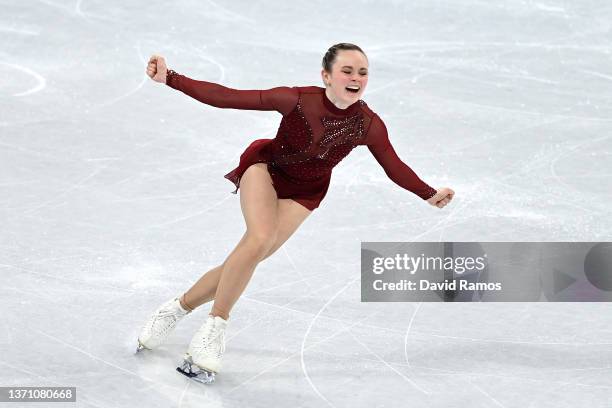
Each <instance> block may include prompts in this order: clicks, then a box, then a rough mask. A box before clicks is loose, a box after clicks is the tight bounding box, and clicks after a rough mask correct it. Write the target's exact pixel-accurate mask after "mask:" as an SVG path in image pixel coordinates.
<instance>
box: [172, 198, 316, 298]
mask: <svg viewBox="0 0 612 408" xmlns="http://www.w3.org/2000/svg"><path fill="white" fill-rule="evenodd" d="M311 213H312V211H310V210H308V209H307V208H305V207H304V206H302V205H301V204H299V203H297V202H296V201H293V200H291V199H280V200H278V207H277V217H278V231H277V234H276V241H275V242H274V245H272V248H270V250H269V251H268V252H267V253H266V255H265V256H264V258H263V259H266V258H268V257H269V256H270V255H272V254H273V253H275V252H276V251H277V250H278V249H279V248H280V247H281V246H282V245H283V244H284V243H285V242H287V240H288V239H289V238H290V237H291V236H292V235H293V233H294V232H295V231H296V230H297V229H298V227H299V226H300V225H301V224H302V222H304V220H305V219H306V218H307V217H308V216H309V215H310V214H311ZM246 236H247V233H245V234H244V235H243V236H242V239H241V240H240V242H239V243H238V245H236V248H238V246H239V245H241V244H242V243H243V242H244V240H245V239H246ZM236 248H234V250H233V251H232V253H233V252H234V251H236ZM230 255H231V254H230ZM228 258H229V256H228ZM226 261H227V258H226ZM224 265H225V262H223V264H221V265H219V266H216V267H214V268H213V269H211V270H210V271H208V272H206V273H205V274H204V275H203V276H202V277H201V278H200V279H199V280H198V281H197V282H196V283H195V284H194V285H193V286H192V287H191V288H190V289H189V290H188V291H187V292H185V294H184V295H183V297H182V298H181V305H182V306H183V307H184V308H185V309H189V310H193V309H195V308H197V307H199V306H201V305H203V304H204V303H207V302H210V301H211V300H214V299H215V293H216V291H217V286H218V284H219V279H220V278H221V272H222V271H223V266H224Z"/></svg>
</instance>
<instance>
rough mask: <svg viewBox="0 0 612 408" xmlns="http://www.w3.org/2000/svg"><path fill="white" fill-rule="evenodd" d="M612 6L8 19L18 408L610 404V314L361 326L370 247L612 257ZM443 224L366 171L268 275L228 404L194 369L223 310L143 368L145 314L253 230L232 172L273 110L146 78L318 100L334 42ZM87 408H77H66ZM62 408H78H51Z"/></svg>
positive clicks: (556, 310)
mask: <svg viewBox="0 0 612 408" xmlns="http://www.w3.org/2000/svg"><path fill="white" fill-rule="evenodd" d="M611 21H612V5H611V4H610V3H609V2H607V1H603V0H601V1H571V2H570V1H560V0H546V1H518V0H516V1H509V0H508V1H478V0H463V1H460V0H459V1H452V2H451V1H448V2H445V1H430V0H418V1H412V2H405V1H386V2H384V1H361V2H350V3H346V2H327V1H326V2H321V1H314V2H301V3H299V4H298V2H281V1H269V2H248V1H234V2H223V3H222V2H214V1H212V0H209V1H201V2H200V1H193V0H187V1H180V2H168V1H165V2H145V1H130V2H125V4H123V3H119V2H115V3H110V2H104V1H89V0H85V1H81V0H76V1H61V0H39V1H31V2H21V1H16V0H13V1H3V2H2V14H1V16H0V102H1V106H2V108H1V109H0V209H1V212H0V223H1V226H2V233H1V234H0V277H1V278H2V279H1V283H2V284H1V285H0V310H1V312H0V368H2V370H1V371H0V385H15V386H33V385H56V386H76V387H77V400H78V402H77V404H76V405H77V406H83V407H134V406H147V407H169V406H172V407H196V406H197V407H200V406H207V407H246V406H248V407H289V406H291V407H296V408H297V407H326V406H329V407H338V408H340V407H408V406H409V407H413V408H415V407H427V408H435V407H451V406H452V407H487V408H490V407H505V408H512V407H517V408H519V407H520V408H527V407H532V408H533V407H538V408H546V407H554V408H561V407H572V408H575V407H590V408H599V407H602V408H603V407H610V406H612V388H611V387H612V366H611V363H612V329H610V327H612V313H610V311H611V306H610V305H607V304H605V303H600V304H595V303H593V304H589V303H573V304H572V303H495V304H491V303H487V304H435V303H423V304H417V303H387V304H383V303H378V304H375V303H360V287H359V284H360V281H359V248H360V246H359V245H360V242H361V241H440V240H442V241H610V240H611V237H612V235H611V233H610V231H611V230H612V217H611V215H612V214H611V211H610V200H611V199H612V189H611V187H610V177H611V176H612V164H611V163H612V160H611V159H612V157H611V152H612V149H611V146H612V141H611V137H612V136H611V135H612V97H611V95H612V59H611V55H610V50H611V45H610V38H611V32H610V27H611ZM341 41H347V42H353V43H356V44H359V45H360V46H361V47H363V49H364V50H365V51H366V53H367V54H368V57H369V61H370V75H371V77H370V83H369V85H368V88H367V89H366V91H365V95H364V100H366V101H367V102H368V104H369V106H370V107H371V108H372V109H373V110H374V111H376V112H378V113H379V114H380V116H381V117H382V118H383V120H384V121H385V123H386V124H387V127H388V129H389V132H390V138H391V141H392V143H393V144H394V146H395V148H396V150H397V151H398V154H399V155H400V157H402V158H403V159H404V160H405V161H406V162H407V163H408V164H409V165H410V166H411V167H412V168H413V169H414V170H415V171H416V172H417V173H418V174H419V175H420V176H421V177H422V178H423V179H424V180H425V181H427V182H428V183H430V184H432V185H433V186H435V187H440V186H450V187H451V188H453V189H454V190H455V191H456V197H455V200H454V201H453V202H452V203H451V205H449V206H448V207H446V208H444V209H443V210H439V209H436V208H433V207H431V206H428V205H427V204H426V203H425V202H423V201H422V200H420V199H419V198H418V197H417V196H415V195H413V194H411V193H409V192H406V191H404V190H402V189H400V188H399V187H397V186H396V185H394V184H393V183H392V182H391V181H390V180H388V179H387V177H386V176H385V174H384V172H383V171H382V169H381V168H380V167H379V166H378V164H377V163H376V161H375V160H374V159H373V157H372V156H371V155H370V153H369V152H368V151H367V149H365V148H358V149H355V150H354V151H353V153H351V155H350V156H349V157H347V158H346V159H345V160H344V161H343V162H342V163H340V165H339V166H338V167H337V168H336V169H335V170H334V176H333V178H332V185H331V188H330V190H329V193H328V196H327V197H326V199H325V201H324V202H323V204H322V206H321V207H320V208H319V209H318V210H316V211H315V212H314V213H313V215H312V216H311V217H310V218H309V219H308V220H306V222H305V223H304V224H303V226H302V228H301V229H300V230H299V231H298V232H297V233H296V234H295V235H294V236H293V237H292V238H291V239H290V240H289V241H288V242H287V244H286V245H285V246H284V247H283V248H281V249H280V250H279V251H278V252H277V253H276V254H275V255H274V256H273V257H271V258H269V259H268V260H266V261H265V262H263V263H262V264H261V265H260V266H259V267H258V269H257V272H256V274H255V275H254V278H253V280H252V281H251V283H250V285H249V287H248V288H247V291H246V292H245V295H244V296H243V297H242V298H241V300H240V301H239V302H238V304H237V305H236V307H235V309H234V310H233V312H232V318H231V322H230V325H229V327H228V338H229V341H228V344H227V352H226V357H225V359H224V369H223V371H222V373H221V374H220V375H219V376H218V378H217V381H216V383H215V384H214V385H213V386H212V387H207V386H204V385H202V386H200V384H194V383H193V382H191V381H189V380H188V379H186V378H185V377H184V376H182V375H180V374H179V373H177V372H176V371H175V367H176V366H177V364H179V363H180V360H181V356H182V353H183V352H184V351H185V349H186V347H187V345H188V343H189V340H190V338H191V336H192V334H193V333H194V331H195V330H196V329H197V328H198V327H199V326H200V325H201V323H202V321H203V319H205V317H206V313H207V312H206V311H207V309H208V306H203V307H202V309H201V310H198V311H196V312H195V313H193V314H192V315H190V316H189V317H188V318H187V319H185V321H184V322H182V323H181V325H180V326H179V327H178V328H177V330H176V332H175V333H174V334H173V335H172V336H171V338H170V340H169V342H168V344H167V345H165V346H164V347H161V348H160V349H159V350H156V351H155V352H152V353H146V354H144V353H143V354H139V355H134V354H133V351H134V349H135V347H136V337H137V335H138V331H139V330H140V327H141V325H142V324H143V323H144V321H145V320H146V318H147V317H148V316H149V314H150V313H151V312H152V311H153V310H155V308H157V306H159V305H160V304H161V303H163V302H164V301H166V300H168V299H169V298H171V297H172V296H174V295H176V294H178V293H181V292H182V291H184V290H186V289H187V288H188V287H189V286H190V285H191V284H192V283H193V282H195V281H196V280H197V279H198V278H199V276H200V275H201V274H202V273H204V272H205V271H206V270H208V269H210V268H211V267H213V266H216V265H218V264H219V263H221V262H222V260H223V259H224V258H225V256H226V255H227V254H228V253H229V251H231V249H232V248H233V246H234V245H235V244H236V243H237V241H238V239H239V238H240V236H241V235H242V232H243V228H244V226H243V221H242V215H241V213H240V206H239V202H238V196H236V195H232V194H230V191H232V190H233V185H232V184H231V183H230V182H228V181H227V180H225V179H224V178H223V175H224V174H225V173H226V172H228V171H229V170H231V169H232V168H233V167H235V165H236V164H237V160H238V157H239V155H240V153H241V152H242V151H243V150H244V148H245V147H246V146H247V144H248V143H249V142H250V141H252V140H253V139H254V138H261V137H272V136H273V135H274V133H275V130H276V128H277V126H278V122H279V120H280V115H278V114H277V113H275V112H255V111H238V110H221V109H217V108H213V107H209V106H205V105H202V104H200V103H198V102H197V101H195V100H192V99H190V98H188V97H187V96H185V95H183V94H181V93H179V92H176V91H174V90H172V89H170V88H167V87H165V86H164V85H161V84H156V83H154V82H153V81H151V80H150V79H148V78H147V77H146V76H145V74H144V67H145V62H146V60H147V59H148V57H149V56H150V55H151V54H152V53H160V54H162V55H164V56H165V57H166V58H167V60H168V63H169V65H170V66H171V67H172V68H173V69H175V70H177V71H178V72H181V73H184V74H186V75H188V76H190V77H193V78H196V79H204V80H208V81H213V82H219V83H222V84H224V85H226V86H230V87H233V88H238V89H266V88H270V87H274V86H281V85H318V86H321V85H322V81H321V78H320V61H321V58H322V56H323V54H324V52H325V51H326V49H327V47H329V46H330V45H332V44H334V43H336V42H341ZM65 405H66V406H71V407H72V406H74V404H65ZM54 406H55V407H60V406H62V404H54Z"/></svg>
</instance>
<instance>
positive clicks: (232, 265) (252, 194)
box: [183, 164, 311, 319]
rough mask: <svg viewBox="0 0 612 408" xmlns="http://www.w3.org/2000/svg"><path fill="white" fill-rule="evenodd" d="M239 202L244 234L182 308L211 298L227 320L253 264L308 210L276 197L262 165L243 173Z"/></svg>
mask: <svg viewBox="0 0 612 408" xmlns="http://www.w3.org/2000/svg"><path fill="white" fill-rule="evenodd" d="M240 203H241V207H242V212H243V215H244V218H245V222H246V224H247V231H246V233H245V234H244V236H243V237H242V239H241V240H240V242H239V243H238V245H237V246H236V248H235V249H234V250H233V251H232V253H230V255H229V256H228V257H227V259H226V260H225V262H224V263H223V264H222V265H219V266H218V267H216V268H213V269H212V270H210V271H209V272H208V273H206V274H205V275H204V276H203V277H202V278H200V280H198V282H196V284H194V285H193V286H192V287H191V289H189V291H187V292H186V294H185V296H184V299H183V303H184V305H183V306H184V307H185V306H186V307H188V308H191V309H193V308H195V307H198V306H200V305H201V304H203V303H205V302H206V301H209V300H211V299H215V304H214V305H213V310H212V312H211V314H213V315H218V316H221V317H223V318H224V319H227V318H228V317H229V311H230V310H231V308H232V307H233V305H234V303H235V302H236V301H237V300H238V298H239V297H240V295H241V294H242V292H243V291H244V289H245V287H246V285H247V284H248V282H249V280H250V278H251V276H252V274H253V272H254V270H255V267H256V266H257V264H258V263H259V262H261V261H262V260H263V259H265V258H267V257H268V256H270V255H271V254H272V253H274V252H275V251H276V250H277V249H278V248H279V247H280V246H281V245H282V244H283V243H284V242H285V241H286V240H287V239H288V238H289V237H290V236H291V235H292V234H293V232H295V230H296V229H297V228H298V227H299V225H300V224H301V223H302V222H303V221H304V219H306V217H307V216H308V215H309V214H310V213H311V211H309V210H308V209H306V208H305V207H303V206H302V205H300V204H298V203H296V202H295V201H293V200H285V199H282V200H279V199H278V198H277V197H276V191H275V190H274V188H273V186H272V180H271V179H270V176H269V174H268V172H267V167H266V165H265V164H256V165H253V166H251V167H250V168H249V169H248V170H247V172H245V174H244V175H243V177H242V179H241V195H240ZM228 271H229V272H228ZM226 275H227V276H226Z"/></svg>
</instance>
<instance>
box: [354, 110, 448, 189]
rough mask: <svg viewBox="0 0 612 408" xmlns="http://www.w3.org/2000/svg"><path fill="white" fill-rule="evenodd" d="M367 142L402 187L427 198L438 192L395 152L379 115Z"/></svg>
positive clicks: (384, 167)
mask: <svg viewBox="0 0 612 408" xmlns="http://www.w3.org/2000/svg"><path fill="white" fill-rule="evenodd" d="M366 144H367V146H368V149H369V150H370V152H371V153H372V155H373V156H374V158H375V159H376V161H378V163H379V164H380V165H381V166H382V168H383V169H384V170H385V173H386V174H387V176H388V177H389V178H390V179H391V180H393V182H394V183H395V184H397V185H399V186H400V187H402V188H404V189H406V190H409V191H411V192H413V193H414V194H416V195H418V196H419V197H421V198H422V199H423V200H427V199H428V198H431V197H432V196H433V195H435V194H436V192H437V191H436V189H434V188H432V187H431V186H429V185H428V184H427V183H425V182H424V181H423V180H421V179H420V178H419V176H417V175H416V173H415V172H414V171H413V170H412V169H411V168H410V167H408V165H406V164H405V163H404V162H403V161H402V160H401V159H400V158H399V157H398V156H397V153H395V149H393V146H392V145H391V142H390V141H389V135H388V133H387V127H386V126H385V124H384V122H383V121H382V120H381V119H380V117H379V116H378V115H375V116H374V118H373V120H372V124H371V125H370V129H369V131H368V135H367V139H366Z"/></svg>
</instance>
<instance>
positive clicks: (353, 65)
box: [321, 50, 368, 109]
mask: <svg viewBox="0 0 612 408" xmlns="http://www.w3.org/2000/svg"><path fill="white" fill-rule="evenodd" d="M321 77H322V78H323V83H324V84H325V85H326V93H327V95H328V96H330V97H331V98H330V100H331V101H332V102H334V103H335V104H336V106H338V107H339V108H341V109H344V108H346V107H348V106H349V105H352V104H353V103H355V102H357V101H358V100H359V99H361V95H363V92H364V91H365V88H366V85H367V84H368V59H367V58H366V56H365V55H363V54H362V53H361V52H360V51H357V50H341V51H338V54H337V55H336V60H335V61H334V64H333V65H332V71H331V72H327V71H325V70H324V69H323V70H321ZM354 85H357V86H358V87H359V90H358V91H357V92H353V91H350V90H348V89H347V87H348V86H354Z"/></svg>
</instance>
